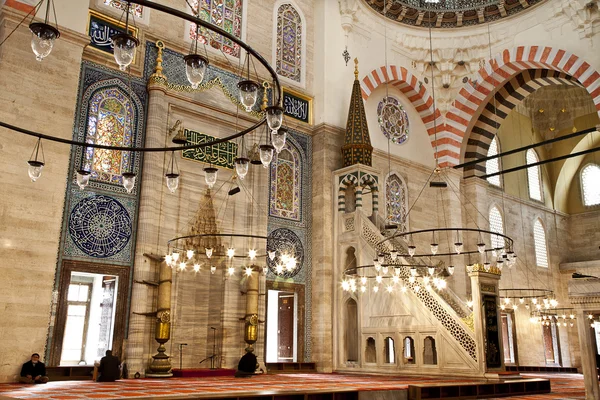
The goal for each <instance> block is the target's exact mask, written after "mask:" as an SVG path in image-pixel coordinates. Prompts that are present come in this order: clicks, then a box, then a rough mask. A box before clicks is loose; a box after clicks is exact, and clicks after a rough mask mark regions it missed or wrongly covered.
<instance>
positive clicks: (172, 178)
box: [165, 173, 179, 193]
mask: <svg viewBox="0 0 600 400" xmlns="http://www.w3.org/2000/svg"><path fill="white" fill-rule="evenodd" d="M165 177H166V178H167V188H168V189H169V192H171V193H175V191H176V190H177V188H178V187H179V174H174V173H169V174H166V175H165Z"/></svg>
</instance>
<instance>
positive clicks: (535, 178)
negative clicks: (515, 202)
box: [526, 149, 542, 201]
mask: <svg viewBox="0 0 600 400" xmlns="http://www.w3.org/2000/svg"><path fill="white" fill-rule="evenodd" d="M526 158H527V164H534V163H536V162H538V161H540V159H539V157H538V155H537V153H536V152H535V150H533V149H529V150H527V156H526ZM527 182H528V186H529V197H531V198H532V199H534V200H539V201H542V180H541V174H540V166H539V165H536V166H534V167H529V168H527Z"/></svg>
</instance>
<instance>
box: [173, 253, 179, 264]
mask: <svg viewBox="0 0 600 400" xmlns="http://www.w3.org/2000/svg"><path fill="white" fill-rule="evenodd" d="M172 256H173V261H174V262H177V261H179V253H178V252H176V251H175V252H173V254H172Z"/></svg>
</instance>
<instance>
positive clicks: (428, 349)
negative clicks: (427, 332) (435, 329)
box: [423, 336, 437, 365]
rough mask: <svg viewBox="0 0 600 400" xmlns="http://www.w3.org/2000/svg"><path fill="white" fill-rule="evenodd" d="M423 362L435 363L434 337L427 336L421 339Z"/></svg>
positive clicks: (427, 363)
mask: <svg viewBox="0 0 600 400" xmlns="http://www.w3.org/2000/svg"><path fill="white" fill-rule="evenodd" d="M423 364H425V365H437V350H436V348H435V339H434V338H433V337H431V336H427V337H426V338H425V339H424V340H423Z"/></svg>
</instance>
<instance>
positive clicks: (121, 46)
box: [111, 33, 140, 71]
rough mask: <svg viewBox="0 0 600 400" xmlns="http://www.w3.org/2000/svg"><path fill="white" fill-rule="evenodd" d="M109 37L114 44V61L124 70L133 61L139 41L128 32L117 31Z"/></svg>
mask: <svg viewBox="0 0 600 400" xmlns="http://www.w3.org/2000/svg"><path fill="white" fill-rule="evenodd" d="M111 39H112V42H113V46H114V56H115V61H116V62H117V64H119V69H120V70H121V71H125V70H126V69H127V67H128V66H129V65H130V64H131V63H132V62H133V57H134V56H135V49H136V48H137V46H138V45H139V44H140V42H139V40H137V39H136V38H135V37H134V36H132V35H130V34H129V33H117V34H116V35H113V36H112V37H111Z"/></svg>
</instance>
